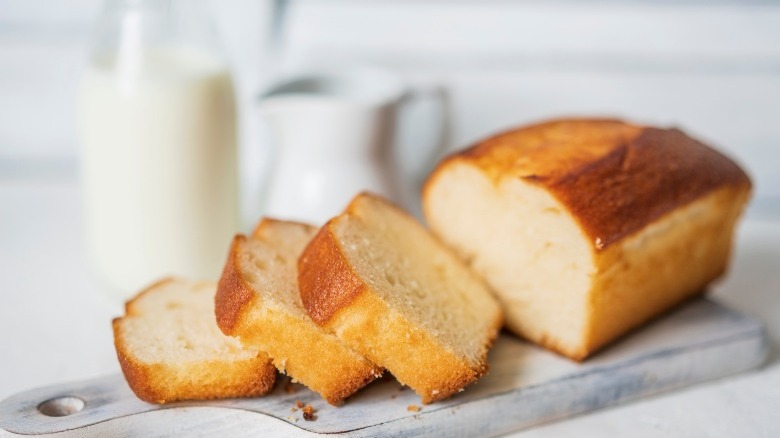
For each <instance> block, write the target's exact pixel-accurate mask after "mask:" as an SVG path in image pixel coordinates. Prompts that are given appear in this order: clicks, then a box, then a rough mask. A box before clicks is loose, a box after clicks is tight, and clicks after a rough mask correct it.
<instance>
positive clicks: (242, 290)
mask: <svg viewBox="0 0 780 438" xmlns="http://www.w3.org/2000/svg"><path fill="white" fill-rule="evenodd" d="M244 242H246V236H243V235H241V234H238V235H236V236H235V237H234V238H233V242H232V243H231V245H230V251H229V252H228V258H227V262H226V263H225V268H224V269H223V270H222V276H221V277H220V278H219V283H218V285H217V293H216V295H215V296H214V313H215V315H216V318H217V326H219V329H220V330H222V333H224V334H226V335H228V336H232V335H234V332H235V328H236V326H237V324H238V321H239V319H240V318H241V314H242V312H244V311H245V309H247V308H248V307H249V305H250V303H251V301H252V300H254V299H256V298H257V297H256V294H255V293H254V291H253V290H252V288H250V287H249V285H247V284H246V282H244V281H243V279H242V278H241V275H240V274H239V272H238V263H239V262H238V256H239V254H240V253H239V251H238V248H239V246H241V245H242V244H243V243H244Z"/></svg>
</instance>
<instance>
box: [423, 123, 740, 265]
mask: <svg viewBox="0 0 780 438" xmlns="http://www.w3.org/2000/svg"><path fill="white" fill-rule="evenodd" d="M456 160H465V161H467V162H470V163H473V164H474V165H476V166H478V167H480V168H481V169H482V170H483V171H484V172H485V173H486V174H487V175H488V176H489V177H490V178H491V179H492V180H493V181H494V182H495V183H498V181H500V179H501V178H505V177H510V178H512V177H514V178H522V179H523V180H525V181H527V182H530V183H534V184H537V185H540V186H542V187H544V188H545V189H547V190H548V191H550V193H552V194H553V195H554V196H555V197H556V198H557V199H558V200H559V201H560V202H561V203H563V204H564V205H565V206H566V207H567V208H568V210H569V211H571V212H572V214H573V215H574V217H575V219H576V220H577V221H578V222H579V223H580V225H581V226H582V228H583V230H584V231H585V232H586V233H587V235H588V236H589V237H590V240H591V242H593V245H594V248H595V249H596V250H603V249H605V248H606V247H608V246H609V245H611V244H613V243H615V242H616V241H618V240H620V239H622V238H624V237H626V236H628V235H630V234H632V233H634V232H636V231H638V230H641V229H642V228H644V227H645V226H646V225H647V224H649V223H651V222H653V221H655V220H656V219H658V218H659V217H661V216H663V215H664V214H666V213H668V212H670V211H672V210H674V209H675V208H677V207H679V206H682V205H685V204H687V203H690V202H691V201H693V200H695V199H697V198H699V197H701V196H703V195H705V194H707V193H709V192H711V191H713V190H715V189H717V188H720V187H723V186H724V185H734V186H747V187H750V179H749V178H748V176H747V175H746V174H745V172H744V171H742V169H740V168H739V166H737V165H736V164H735V163H734V162H733V161H731V160H730V159H729V158H727V157H726V156H724V155H722V154H721V153H719V152H717V151H715V150H713V149H711V148H710V147H708V146H706V145H705V144H703V143H701V142H699V141H697V140H695V139H693V138H691V137H688V136H687V135H685V134H684V133H683V132H682V131H680V130H678V129H657V128H649V127H642V126H638V125H632V124H628V123H624V122H621V121H619V120H610V119H564V120H554V121H550V122H545V123H540V124H536V125H531V126H528V127H523V128H519V129H516V130H512V131H509V132H505V133H502V134H499V135H496V136H493V137H490V138H488V139H486V140H484V141H482V142H480V143H478V144H476V145H474V146H472V147H471V148H468V149H466V150H464V151H462V152H460V153H457V154H455V155H453V156H451V157H449V158H448V159H447V160H446V161H445V162H444V163H442V164H441V165H439V167H438V168H437V169H436V170H435V171H434V173H433V174H432V175H431V176H430V177H429V180H428V182H427V183H426V187H429V186H430V185H431V183H432V181H433V180H434V179H435V178H436V177H437V175H438V174H439V172H442V171H443V170H444V168H446V167H447V164H448V163H449V162H452V161H456ZM426 190H427V189H426Z"/></svg>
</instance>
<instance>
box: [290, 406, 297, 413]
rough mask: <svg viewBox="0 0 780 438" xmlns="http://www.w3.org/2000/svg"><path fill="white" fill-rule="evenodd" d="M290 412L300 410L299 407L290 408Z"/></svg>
mask: <svg viewBox="0 0 780 438" xmlns="http://www.w3.org/2000/svg"><path fill="white" fill-rule="evenodd" d="M290 412H292V413H295V412H298V408H296V407H293V408H292V409H290Z"/></svg>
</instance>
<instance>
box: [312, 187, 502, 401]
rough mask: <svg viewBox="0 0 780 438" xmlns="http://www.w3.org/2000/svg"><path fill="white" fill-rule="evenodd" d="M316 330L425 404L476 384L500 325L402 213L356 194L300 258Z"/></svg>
mask: <svg viewBox="0 0 780 438" xmlns="http://www.w3.org/2000/svg"><path fill="white" fill-rule="evenodd" d="M298 284H299V288H300V294H301V299H302V301H303V305H304V307H305V308H306V310H307V312H308V314H309V316H311V318H312V319H313V320H314V322H316V323H317V324H319V325H320V326H322V327H325V328H326V329H328V330H329V331H331V332H333V333H335V334H336V335H337V336H338V337H339V338H340V339H341V340H343V341H344V342H346V343H347V344H349V345H350V346H351V347H352V348H354V349H355V350H357V351H358V352H360V353H361V354H363V355H364V356H365V357H367V358H368V359H369V360H371V361H372V362H373V363H376V364H377V365H379V366H382V367H384V368H386V369H387V370H388V371H390V372H392V373H393V375H394V376H395V377H396V379H398V381H399V382H401V383H402V384H404V385H407V386H409V387H411V388H412V389H413V390H414V391H415V392H416V393H417V394H419V395H420V397H421V398H422V402H423V403H430V402H433V401H436V400H440V399H443V398H445V397H448V396H450V395H452V394H454V393H456V392H458V391H460V390H462V389H463V388H464V387H465V386H466V385H468V384H470V383H472V382H474V381H476V380H477V379H478V378H479V377H480V376H481V375H483V374H484V373H485V372H486V371H487V368H488V365H487V352H488V349H489V348H490V347H491V345H492V344H493V342H494V340H495V338H496V336H497V334H498V331H499V330H500V328H501V324H502V315H501V309H500V306H499V304H498V302H497V301H496V300H495V298H494V297H493V296H492V295H491V293H490V292H489V290H488V288H487V286H486V285H485V284H484V283H483V281H482V280H481V279H480V278H479V277H478V276H477V275H476V274H474V273H473V272H471V270H470V269H469V268H468V267H467V266H466V265H465V264H464V263H463V262H462V261H461V260H460V259H458V257H457V256H455V255H454V254H453V253H452V252H451V251H450V250H448V249H447V248H446V247H445V246H444V245H443V244H442V243H441V242H440V241H439V240H438V239H436V238H435V237H434V236H433V235H431V234H430V233H429V232H428V231H427V230H426V229H425V228H423V226H422V225H420V224H419V223H418V222H417V221H416V220H415V219H413V218H412V217H411V216H409V215H408V214H407V213H406V212H404V211H402V210H400V209H399V208H397V207H395V206H393V205H391V204H390V203H389V202H387V201H385V200H383V199H381V198H379V197H378V196H375V195H370V194H365V193H364V194H360V195H358V196H356V197H355V198H354V199H353V200H352V202H351V203H350V204H349V206H348V207H347V208H346V210H345V211H344V212H343V213H342V214H341V215H339V216H336V217H335V218H333V219H331V220H330V221H329V222H328V223H327V224H326V225H325V226H324V227H322V229H320V231H319V232H318V233H317V235H316V236H315V237H314V238H313V239H312V241H311V242H310V243H309V244H308V246H307V247H306V249H305V250H304V252H303V254H302V255H301V257H300V259H299V262H298Z"/></svg>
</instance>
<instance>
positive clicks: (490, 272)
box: [423, 119, 751, 360]
mask: <svg viewBox="0 0 780 438" xmlns="http://www.w3.org/2000/svg"><path fill="white" fill-rule="evenodd" d="M750 190H751V184H750V180H749V179H748V177H747V175H746V174H745V173H744V172H743V171H742V170H741V169H740V168H739V167H738V166H737V165H736V164H734V163H733V162H732V161H731V160H729V159H728V158H727V157H725V156H723V155H722V154H720V153H718V152H716V151H715V150H713V149H711V148H709V147H708V146H706V145H704V144H702V143H701V142H699V141H697V140H694V139H692V138H690V137H688V136H687V135H685V134H684V133H682V132H681V131H679V130H676V129H668V130H667V129H657V128H650V127H644V126H639V125H634V124H629V123H624V122H621V121H618V120H585V119H571V120H557V121H551V122H547V123H541V124H538V125H534V126H529V127H525V128H520V129H516V130H513V131H509V132H506V133H503V134H499V135H496V136H494V137H491V138H488V139H486V140H484V141H481V142H479V143H477V144H476V145H475V146H473V147H471V148H469V149H466V150H464V151H462V152H460V153H458V154H455V155H453V156H451V157H449V158H447V159H446V160H444V161H443V162H442V163H441V164H440V165H439V166H438V168H437V169H436V170H435V171H434V172H433V173H432V174H431V176H430V177H429V179H428V181H427V183H426V185H425V188H424V193H423V211H424V215H425V217H426V220H427V222H428V223H429V224H430V226H431V228H432V230H433V231H434V232H435V233H436V234H437V235H439V236H440V237H441V239H442V240H444V241H445V242H447V243H448V244H449V245H450V246H451V247H452V248H454V249H455V250H456V251H457V252H458V253H459V254H460V255H461V256H462V258H463V259H464V260H468V261H469V262H470V264H471V266H472V267H473V268H474V269H475V270H476V271H478V272H479V273H480V274H482V276H483V277H484V278H485V279H486V280H487V281H488V282H489V283H490V285H491V286H492V288H493V289H494V290H495V292H496V293H497V294H498V296H499V298H500V300H501V301H502V304H503V306H504V310H505V313H506V319H507V326H508V328H509V329H510V330H511V331H513V332H515V333H517V334H518V335H520V336H523V337H525V338H528V339H530V340H532V341H534V342H536V343H539V344H541V345H543V346H545V347H547V348H550V349H552V350H555V351H557V352H560V353H562V354H564V355H566V356H569V357H571V358H573V359H577V360H581V359H584V358H585V357H587V356H588V355H590V354H592V353H593V352H595V351H597V350H598V349H599V348H600V347H601V346H603V345H605V344H606V343H608V342H610V341H612V340H614V339H615V338H617V337H618V336H620V335H621V334H623V333H626V332H627V331H628V330H630V329H631V328H634V327H637V326H638V325H640V324H642V323H644V322H645V321H647V320H649V319H650V318H652V317H654V316H656V315H658V314H660V313H661V312H663V311H665V310H667V309H669V308H670V307H672V306H674V305H675V304H677V303H679V302H681V301H683V300H685V299H686V298H688V297H691V296H694V295H697V294H701V293H702V292H703V291H704V288H705V287H706V285H707V284H708V283H710V282H711V281H712V280H714V279H716V278H717V277H719V276H720V275H721V274H722V273H723V272H724V270H725V268H726V264H727V262H728V258H729V252H730V248H731V241H732V236H733V231H734V226H735V223H736V221H737V218H738V217H739V215H740V213H741V212H742V210H743V208H744V206H745V203H746V201H747V199H748V197H749V193H750Z"/></svg>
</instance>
